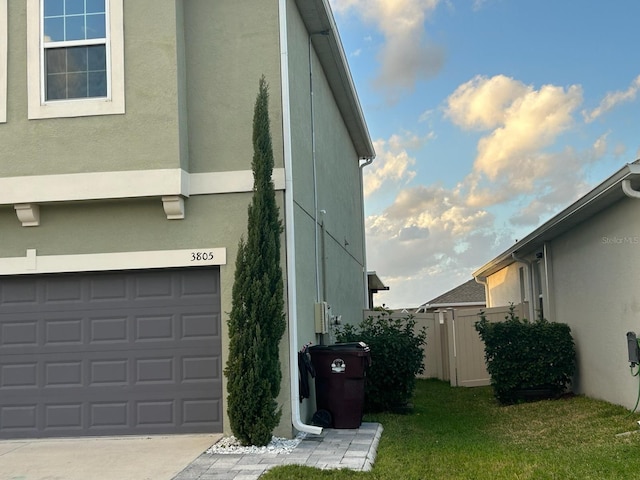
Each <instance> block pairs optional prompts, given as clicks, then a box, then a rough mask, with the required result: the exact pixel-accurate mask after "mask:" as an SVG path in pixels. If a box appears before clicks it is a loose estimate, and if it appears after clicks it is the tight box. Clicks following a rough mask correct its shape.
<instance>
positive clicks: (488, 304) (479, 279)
mask: <svg viewBox="0 0 640 480" xmlns="http://www.w3.org/2000/svg"><path fill="white" fill-rule="evenodd" d="M473 279H474V280H475V281H476V283H477V284H479V285H482V286H483V287H484V304H485V306H486V307H487V308H490V307H492V306H493V305H491V302H490V301H489V283H488V282H487V277H473Z"/></svg>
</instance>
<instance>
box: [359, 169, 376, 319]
mask: <svg viewBox="0 0 640 480" xmlns="http://www.w3.org/2000/svg"><path fill="white" fill-rule="evenodd" d="M361 160H364V162H363V163H361V164H360V166H359V167H360V192H361V197H362V198H361V201H362V273H363V275H364V308H366V309H372V308H373V305H369V275H368V272H367V233H366V231H365V218H364V178H363V175H364V167H366V166H367V165H371V163H372V162H373V157H370V158H362V159H361Z"/></svg>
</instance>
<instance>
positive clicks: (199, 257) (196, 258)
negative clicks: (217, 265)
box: [191, 252, 214, 262]
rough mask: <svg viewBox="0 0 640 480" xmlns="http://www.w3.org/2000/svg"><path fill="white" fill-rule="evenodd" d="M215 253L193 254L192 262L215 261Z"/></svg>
mask: <svg viewBox="0 0 640 480" xmlns="http://www.w3.org/2000/svg"><path fill="white" fill-rule="evenodd" d="M213 258H214V255H213V252H191V261H192V262H202V261H207V260H213Z"/></svg>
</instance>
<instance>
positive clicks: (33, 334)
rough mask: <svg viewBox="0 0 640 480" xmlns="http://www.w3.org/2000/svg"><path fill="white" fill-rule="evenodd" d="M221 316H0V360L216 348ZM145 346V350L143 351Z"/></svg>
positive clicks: (191, 310) (188, 310) (186, 310)
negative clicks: (186, 347) (28, 355)
mask: <svg viewBox="0 0 640 480" xmlns="http://www.w3.org/2000/svg"><path fill="white" fill-rule="evenodd" d="M220 322H221V318H220V314H219V312H217V311H215V310H213V309H211V310H208V311H205V310H203V307H200V306H188V307H176V308H174V309H173V311H167V308H164V307H162V308H161V307H153V308H147V309H144V310H136V311H135V312H133V313H132V312H126V311H125V310H115V309H114V310H112V311H111V312H110V314H109V315H105V314H103V313H98V314H96V313H95V312H92V311H89V310H84V311H82V312H74V313H73V316H71V315H70V314H68V313H66V312H55V313H51V312H48V313H47V314H46V315H44V314H42V313H39V314H34V313H21V314H4V313H2V314H0V355H11V354H24V353H34V354H35V353H36V352H51V353H63V352H76V351H86V352H90V351H105V350H106V351H113V350H128V349H130V348H132V347H133V345H134V344H137V345H138V346H137V347H136V348H140V349H145V348H153V349H155V348H158V347H165V348H179V347H180V346H183V345H184V344H185V342H186V344H188V345H190V346H191V347H198V346H206V345H210V344H211V342H214V343H220V341H221V340H220V335H221V332H220ZM145 344H148V345H145Z"/></svg>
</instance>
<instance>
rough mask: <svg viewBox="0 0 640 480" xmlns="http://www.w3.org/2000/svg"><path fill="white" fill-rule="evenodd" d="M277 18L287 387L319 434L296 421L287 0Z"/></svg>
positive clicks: (297, 391)
mask: <svg viewBox="0 0 640 480" xmlns="http://www.w3.org/2000/svg"><path fill="white" fill-rule="evenodd" d="M279 17H280V76H281V77H282V78H281V81H282V131H283V137H284V174H285V191H284V196H285V236H286V242H287V243H286V249H287V298H288V307H289V308H288V310H289V315H288V319H289V374H290V378H289V384H290V387H291V392H290V395H291V423H292V424H293V427H294V428H295V429H296V430H298V431H300V432H306V433H313V434H316V435H319V434H321V433H322V428H321V427H316V426H313V425H307V424H306V423H303V422H302V419H301V418H300V400H299V399H300V388H299V385H298V350H299V349H298V311H297V306H296V302H297V291H296V290H297V289H296V265H295V262H296V255H295V235H294V223H293V217H294V215H293V209H294V202H293V179H292V177H291V172H292V166H293V160H292V156H291V112H290V104H289V58H288V55H289V52H288V42H287V0H279Z"/></svg>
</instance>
